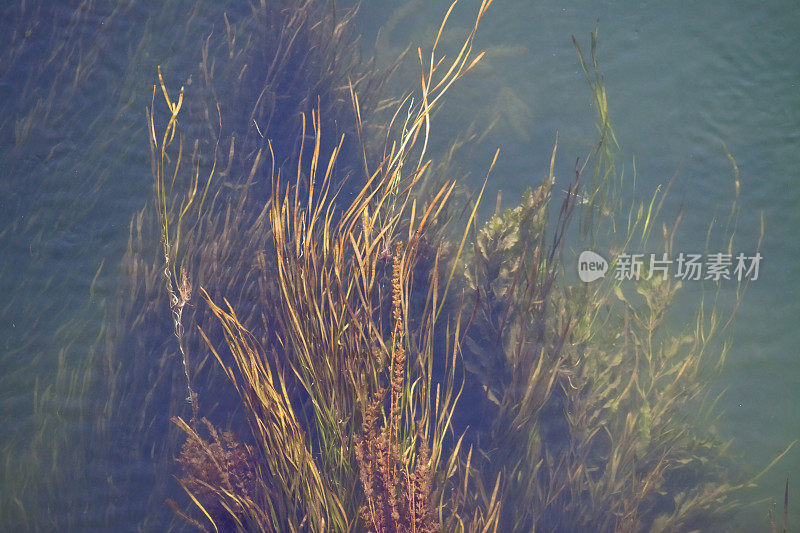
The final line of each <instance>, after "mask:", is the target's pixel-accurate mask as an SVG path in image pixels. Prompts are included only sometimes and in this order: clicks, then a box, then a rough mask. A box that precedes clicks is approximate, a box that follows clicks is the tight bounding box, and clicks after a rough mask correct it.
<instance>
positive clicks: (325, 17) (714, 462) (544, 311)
mask: <svg viewBox="0 0 800 533" xmlns="http://www.w3.org/2000/svg"><path fill="white" fill-rule="evenodd" d="M490 4H491V1H484V2H483V3H481V5H480V7H479V8H478V11H477V15H476V20H475V23H474V26H473V27H472V28H470V29H468V30H467V31H466V34H465V36H464V37H463V40H462V41H461V43H460V45H459V46H456V47H455V53H448V55H447V56H443V55H442V54H441V53H440V51H439V50H438V48H437V47H438V43H439V40H440V38H441V37H442V35H444V34H446V33H447V21H448V17H449V16H450V13H451V11H448V12H447V15H446V16H445V18H444V21H443V22H442V24H441V26H440V27H438V28H436V36H435V39H434V40H433V44H432V46H431V48H430V50H428V51H425V52H423V51H422V50H421V49H420V50H419V52H417V51H414V52H413V53H411V54H407V55H408V57H407V58H406V59H405V60H407V61H412V62H418V64H419V68H420V71H421V83H420V88H418V89H416V90H415V91H413V92H410V93H408V94H407V95H405V96H403V97H400V98H387V97H385V96H384V94H385V93H386V92H388V87H387V86H386V85H387V81H388V80H390V78H391V74H392V72H393V71H394V70H395V69H396V68H397V66H398V65H399V64H400V62H401V61H403V60H404V59H403V58H402V55H401V57H400V58H398V59H397V60H396V61H391V62H390V63H389V66H388V67H386V68H383V69H380V68H378V67H377V66H376V64H375V62H374V61H365V60H363V59H362V58H361V57H360V55H359V53H358V48H357V46H356V43H357V39H356V35H355V34H354V31H353V29H352V21H351V18H352V16H353V11H349V10H342V9H339V10H337V9H336V7H335V4H330V5H329V4H326V3H321V2H313V1H307V2H302V3H299V4H294V3H288V2H287V3H285V4H284V3H267V2H261V3H260V4H255V5H253V6H251V9H250V10H239V11H236V10H229V11H228V12H227V13H225V14H224V16H223V20H224V28H225V29H224V31H222V32H216V33H211V34H210V35H207V36H206V37H205V38H204V39H203V40H202V42H201V44H200V45H199V46H198V49H199V52H198V53H199V66H198V67H197V69H196V71H194V72H192V73H191V75H190V76H188V77H187V79H186V83H185V84H184V85H183V87H181V88H180V89H177V88H176V87H175V84H174V83H173V82H172V81H171V76H170V71H169V70H168V69H167V68H165V69H163V71H162V69H161V68H159V69H158V70H157V83H156V84H155V85H154V86H153V93H152V97H151V103H150V106H149V108H148V113H147V125H146V130H145V132H144V133H143V136H146V137H147V138H148V139H149V143H150V147H151V169H152V172H153V177H154V195H153V196H154V201H153V202H151V203H150V204H148V205H147V207H145V208H144V209H143V210H141V211H140V212H138V213H137V214H136V215H135V216H134V217H133V220H132V221H131V224H130V235H129V240H128V248H127V253H126V255H125V258H124V260H123V263H122V279H123V282H122V289H121V290H120V292H119V294H118V297H117V302H118V305H117V307H116V308H115V309H113V310H112V311H111V312H109V313H108V314H107V315H108V316H107V318H106V321H105V325H104V329H103V331H102V333H101V335H100V337H99V340H98V341H97V342H96V344H95V347H94V351H93V353H94V357H93V358H92V359H91V360H90V361H88V362H87V363H86V365H87V366H86V367H85V368H82V369H81V370H80V371H81V372H83V373H84V374H85V375H86V376H101V375H102V376H103V378H102V379H101V378H97V377H95V379H94V380H92V381H91V382H89V383H86V384H81V385H80V389H81V391H85V390H89V391H91V392H89V393H85V392H81V394H89V395H90V396H92V397H102V398H105V399H106V401H105V403H104V404H103V405H101V406H88V407H85V408H84V409H85V416H86V420H87V421H86V422H85V423H84V424H83V426H82V429H83V434H82V436H81V437H80V438H81V439H82V443H81V444H82V448H83V449H84V450H85V452H83V454H78V456H77V457H72V456H70V458H69V459H68V460H71V461H73V464H72V465H71V469H70V468H68V467H66V466H64V465H61V464H59V465H58V470H57V472H56V474H54V476H53V480H52V484H53V486H55V487H66V486H67V484H68V483H73V484H74V485H73V486H75V487H76V488H77V489H81V490H82V491H84V492H85V493H89V487H90V486H91V485H94V487H93V490H92V491H91V494H92V495H93V496H92V498H94V497H95V496H97V501H100V502H102V503H103V504H104V505H106V506H107V507H106V509H105V511H104V516H102V517H100V518H98V517H97V516H95V517H92V518H91V520H92V521H93V524H95V525H97V524H99V526H98V527H105V528H111V527H114V525H115V524H119V523H120V522H123V521H130V523H131V524H134V523H135V524H137V526H138V527H139V528H141V529H164V528H165V527H166V526H165V524H169V528H170V529H180V528H182V527H184V526H189V527H192V528H195V529H200V530H207V531H210V530H217V531H221V530H248V531H250V530H254V531H306V530H313V531H327V530H331V531H350V530H356V531H361V530H364V531H376V532H388V531H530V530H533V529H537V528H538V529H541V530H546V531H576V530H578V531H579V530H592V531H641V530H648V531H676V530H693V529H698V528H704V529H707V528H713V527H720V528H722V527H724V526H722V525H720V524H725V523H726V522H725V520H727V519H728V518H729V517H730V516H731V513H732V512H733V511H734V510H735V509H737V508H738V506H739V505H740V504H739V503H738V501H737V497H738V495H739V493H741V492H742V491H743V489H745V488H747V487H750V486H752V485H753V483H754V482H755V480H756V479H757V478H758V477H759V476H760V474H759V476H756V477H755V478H753V479H751V480H749V481H745V482H738V481H734V479H736V478H737V476H738V474H737V473H736V472H735V470H734V469H733V467H732V465H733V460H732V458H731V457H729V455H728V454H727V451H726V446H725V444H724V443H722V442H720V441H719V439H718V438H717V436H716V435H715V434H714V433H713V431H712V430H711V427H712V424H711V421H713V419H714V416H715V411H714V401H715V399H714V398H708V397H707V392H706V385H707V383H708V381H709V379H710V378H711V377H712V376H713V374H714V373H715V372H718V371H719V369H720V368H721V365H722V363H723V361H724V355H725V347H724V346H722V347H721V348H717V346H718V344H717V342H718V341H717V339H719V338H723V339H724V334H725V329H726V326H727V324H728V323H730V319H731V318H732V316H723V315H722V313H721V312H720V311H718V310H717V309H716V306H709V305H708V304H706V305H702V304H701V306H700V308H699V310H698V312H697V315H696V319H695V322H694V323H693V324H691V325H690V327H689V328H688V329H687V330H685V331H672V330H670V329H669V328H667V327H666V326H665V317H666V316H667V313H668V310H669V307H670V304H671V302H672V300H673V299H674V297H675V294H676V292H677V291H678V290H680V284H679V283H676V282H673V281H671V280H668V279H661V278H660V277H659V276H652V277H651V278H650V279H648V280H641V281H637V282H631V283H629V284H627V285H625V286H623V285H622V284H621V283H620V282H619V281H617V280H614V279H611V277H608V278H607V279H605V280H602V281H598V282H596V283H593V284H581V285H579V286H570V285H568V284H567V282H566V280H565V270H566V268H567V266H566V265H565V264H564V263H563V255H564V247H565V245H566V242H567V238H569V237H571V236H572V235H573V233H570V230H569V228H570V227H571V224H570V223H571V222H572V221H573V220H574V219H575V218H576V217H577V218H579V219H580V220H577V221H575V222H576V223H579V231H578V233H579V236H580V238H581V239H583V240H584V241H585V242H586V243H588V246H590V247H594V246H596V245H597V243H598V242H600V241H601V240H602V241H603V242H604V244H607V243H611V245H612V246H613V247H614V249H616V250H618V252H617V253H618V254H619V253H621V252H624V251H626V250H628V249H630V248H631V247H632V246H633V244H632V243H636V244H641V245H644V243H646V242H647V240H648V238H649V236H650V233H651V231H652V230H653V229H654V228H657V227H658V223H657V222H656V221H657V220H658V215H659V208H660V203H659V198H658V197H657V196H656V195H654V196H653V197H652V199H650V200H649V201H647V202H642V203H639V204H634V205H631V206H630V207H629V208H627V209H628V213H627V224H626V225H625V227H624V228H623V227H620V228H618V227H617V226H616V225H614V224H608V223H607V222H606V217H604V216H603V215H604V214H606V213H624V211H625V209H626V208H624V207H623V206H622V205H621V200H620V199H619V198H620V189H621V187H622V177H621V176H618V173H617V169H616V167H615V162H614V155H615V152H616V150H617V145H616V139H615V137H614V133H613V130H612V129H611V125H610V119H609V116H608V108H607V103H606V95H605V89H604V86H603V82H602V78H601V76H600V75H599V72H598V65H597V60H596V36H595V35H593V36H592V46H591V54H590V56H589V57H588V59H589V60H590V61H589V62H587V61H586V58H585V57H584V55H583V54H582V53H581V51H580V49H579V48H578V46H577V42H576V49H577V52H578V59H579V61H580V64H581V65H582V67H583V71H584V73H585V74H586V77H587V81H588V85H589V87H590V89H591V95H592V98H593V104H594V106H595V108H596V110H597V112H598V131H599V139H598V142H597V144H596V145H595V147H594V148H593V149H592V151H591V153H590V154H588V157H587V158H586V159H585V161H584V162H583V163H578V164H576V166H575V170H574V176H573V178H572V180H571V181H570V184H569V186H568V190H567V191H566V193H567V194H566V196H565V197H564V200H563V201H561V202H558V201H557V200H555V199H554V197H553V191H552V188H553V185H554V182H555V180H554V176H553V167H554V164H555V161H556V158H557V156H558V153H557V143H556V146H555V147H554V148H553V151H552V159H551V164H550V168H549V169H547V170H546V173H545V175H544V176H543V179H542V180H541V181H540V182H539V183H537V184H535V185H536V186H535V187H532V188H531V189H529V190H528V191H527V192H526V193H525V194H524V195H522V197H521V199H520V202H519V205H518V206H516V207H514V208H511V209H507V210H505V211H501V210H500V209H499V204H500V202H499V201H498V209H497V210H496V212H495V214H494V215H493V216H492V217H490V218H489V219H488V220H487V221H486V222H485V223H483V224H480V223H479V221H478V209H479V204H480V202H481V200H482V199H483V196H484V195H485V194H486V189H487V182H488V177H489V176H488V174H490V173H491V171H492V167H494V164H495V162H496V160H497V157H498V156H497V154H495V157H494V159H493V160H492V161H491V162H487V163H489V164H488V174H487V180H486V181H484V185H483V187H482V188H481V189H480V191H479V193H478V194H477V195H475V196H474V197H472V196H470V195H469V194H468V193H467V192H466V190H465V187H464V186H463V185H462V184H461V183H460V182H459V180H457V179H455V178H454V177H453V176H452V170H451V162H452V160H453V159H455V158H457V157H458V154H459V149H460V147H461V145H462V144H463V143H464V142H465V140H464V139H454V140H453V141H452V143H453V148H452V149H451V150H450V151H449V152H448V153H447V154H446V155H445V156H443V157H440V158H437V159H438V163H434V162H433V159H434V157H432V156H430V155H429V136H430V135H432V134H433V133H432V132H434V131H435V128H431V123H432V118H433V116H434V113H435V112H436V110H437V109H438V108H439V106H440V105H441V101H442V98H443V96H444V95H445V93H446V92H447V91H448V90H449V89H450V88H451V86H452V85H453V84H454V83H456V82H457V81H458V80H459V79H460V78H462V77H463V76H465V75H467V74H468V73H469V72H470V70H471V69H473V67H476V65H478V64H479V61H480V59H481V56H482V54H481V53H479V52H477V51H476V50H474V49H473V41H474V37H475V35H476V32H477V30H478V26H479V23H480V21H481V19H482V18H483V16H484V14H485V12H486V10H487V9H489V7H490ZM454 8H455V4H453V6H451V10H452V9H454ZM188 27H189V23H188V22H187V28H188ZM186 34H187V35H188V34H189V32H188V31H186ZM187 38H188V37H187ZM488 129H491V124H490V125H489V128H488ZM472 137H473V138H474V137H475V136H472ZM737 183H738V182H737ZM579 200H580V201H579ZM736 213H737V207H736V206H735V205H734V206H733V207H732V209H731V219H732V220H733V219H735V216H736ZM573 225H574V224H573ZM677 227H678V223H677V221H676V222H675V224H674V225H672V226H667V225H666V224H661V227H660V229H661V230H662V236H661V238H662V243H661V246H662V248H663V250H664V251H665V252H669V251H671V243H672V241H673V237H674V234H675V232H676V230H677ZM729 227H733V225H732V223H731V224H730V225H729ZM727 237H729V238H730V239H733V235H732V234H731V235H728V236H727ZM616 257H618V255H617V256H615V257H612V259H611V267H610V268H612V269H613V267H614V266H615V261H616ZM631 287H632V288H633V289H632V290H631ZM745 287H746V285H745V286H743V287H741V288H740V290H739V292H738V293H737V298H741V295H742V294H743V292H744V288H745ZM737 301H738V300H737ZM86 379H87V380H88V379H89V378H86ZM70 439H72V440H75V439H76V437H74V436H72V437H70ZM61 461H62V462H64V459H62V460H61ZM776 461H777V459H776ZM98 464H102V465H106V466H108V465H112V464H113V465H128V468H127V469H121V468H116V469H113V470H109V471H105V472H103V475H102V476H100V475H98V473H97V471H95V470H92V468H95V469H98V468H99V469H102V467H98ZM773 464H774V463H773ZM92 465H93V466H92ZM770 466H771V465H770ZM82 469H84V470H85V472H83V473H82V474H77V472H80V471H81V470H82ZM91 472H94V476H95V477H94V478H93V477H92V474H91ZM87 478H88V479H87ZM181 489H183V490H181ZM76 492H80V491H77V490H76ZM100 493H102V496H101V495H100ZM787 494H788V482H787ZM63 498H64V499H65V500H64V501H68V502H69V503H70V504H72V505H76V506H81V507H85V506H86V504H85V503H83V504H80V503H78V500H79V499H80V496H78V495H72V496H70V495H68V494H65V495H64V496H63ZM70 498H76V500H74V501H73V500H70ZM23 512H24V510H23ZM48 519H51V520H52V521H53V523H61V524H64V523H65V520H66V521H69V524H67V525H66V527H73V528H75V527H81V524H83V525H85V522H82V520H85V518H83V519H82V518H81V517H80V516H73V515H70V516H69V517H68V518H65V517H58V516H55V517H48ZM773 523H774V522H773Z"/></svg>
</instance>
